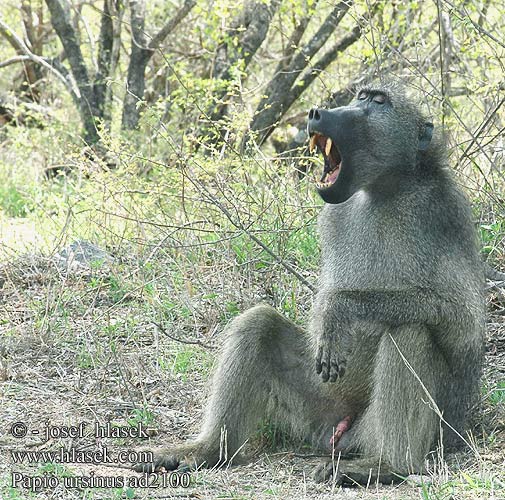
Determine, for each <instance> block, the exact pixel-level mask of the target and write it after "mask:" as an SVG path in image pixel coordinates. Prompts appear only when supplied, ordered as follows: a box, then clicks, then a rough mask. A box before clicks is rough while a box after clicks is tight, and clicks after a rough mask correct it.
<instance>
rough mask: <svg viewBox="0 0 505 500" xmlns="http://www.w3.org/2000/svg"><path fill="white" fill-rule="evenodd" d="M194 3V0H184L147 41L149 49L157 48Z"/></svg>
mask: <svg viewBox="0 0 505 500" xmlns="http://www.w3.org/2000/svg"><path fill="white" fill-rule="evenodd" d="M195 5H196V1H195V0H185V2H184V4H183V6H182V7H181V8H180V9H179V10H178V11H177V12H176V13H175V15H174V16H173V17H171V18H170V19H169V20H168V21H167V23H166V24H165V26H163V28H161V29H160V31H158V33H156V35H154V36H153V37H152V39H151V41H150V42H149V45H148V48H149V49H151V50H155V49H157V48H158V47H159V46H160V44H161V43H162V42H163V40H165V38H166V37H167V36H168V35H169V34H170V33H172V31H173V30H174V29H175V28H176V27H177V26H178V25H179V23H180V22H181V21H182V20H183V19H184V18H185V17H186V16H187V15H188V14H189V12H190V11H191V9H192V8H193V7H194V6H195Z"/></svg>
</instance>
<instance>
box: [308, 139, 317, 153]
mask: <svg viewBox="0 0 505 500" xmlns="http://www.w3.org/2000/svg"><path fill="white" fill-rule="evenodd" d="M315 149H316V136H315V135H313V136H312V137H311V138H310V143H309V151H310V152H311V153H313V152H314V151H315Z"/></svg>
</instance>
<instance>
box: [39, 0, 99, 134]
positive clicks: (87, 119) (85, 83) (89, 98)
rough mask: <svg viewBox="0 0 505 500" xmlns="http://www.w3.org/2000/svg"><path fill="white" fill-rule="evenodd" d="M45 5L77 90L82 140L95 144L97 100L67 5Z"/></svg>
mask: <svg viewBox="0 0 505 500" xmlns="http://www.w3.org/2000/svg"><path fill="white" fill-rule="evenodd" d="M46 4H47V7H48V8H49V12H50V13H51V23H52V25H53V28H54V30H55V31H56V33H57V35H58V38H59V39H60V41H61V43H62V45H63V48H64V49H65V54H66V56H67V59H68V62H69V64H70V68H71V70H72V75H73V76H74V78H75V81H76V84H77V87H78V88H79V92H80V96H79V112H80V115H81V120H82V123H83V126H84V140H85V141H86V142H87V143H89V144H93V143H96V142H98V140H99V136H98V131H97V128H96V123H95V117H97V116H99V111H98V106H97V100H96V96H95V93H94V91H93V86H92V85H91V81H90V78H89V75H88V70H87V69H86V65H85V64H84V58H83V56H82V52H81V47H80V45H79V43H78V42H77V36H76V33H75V30H74V27H73V26H72V21H71V19H70V9H69V5H68V3H67V1H66V0H46Z"/></svg>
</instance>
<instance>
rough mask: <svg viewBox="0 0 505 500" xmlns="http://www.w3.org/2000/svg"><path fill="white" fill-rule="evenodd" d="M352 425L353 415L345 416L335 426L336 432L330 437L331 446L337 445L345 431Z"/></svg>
mask: <svg viewBox="0 0 505 500" xmlns="http://www.w3.org/2000/svg"><path fill="white" fill-rule="evenodd" d="M350 427H351V417H350V416H347V417H345V418H343V419H342V420H341V421H340V422H339V423H338V424H337V426H336V427H335V432H334V433H333V436H331V439H330V446H331V447H335V446H336V445H337V443H338V442H339V441H340V438H341V437H342V436H343V434H344V432H346V431H348V430H349V429H350Z"/></svg>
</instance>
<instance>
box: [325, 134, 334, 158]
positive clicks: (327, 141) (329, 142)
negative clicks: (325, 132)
mask: <svg viewBox="0 0 505 500" xmlns="http://www.w3.org/2000/svg"><path fill="white" fill-rule="evenodd" d="M332 142H333V141H332V140H331V139H330V138H329V137H328V139H326V147H325V148H324V152H325V153H326V156H330V151H331V144H332Z"/></svg>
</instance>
